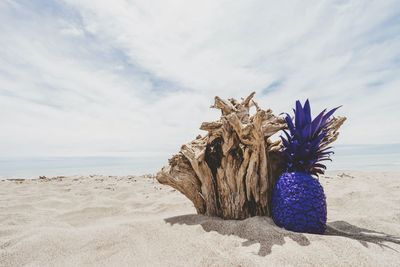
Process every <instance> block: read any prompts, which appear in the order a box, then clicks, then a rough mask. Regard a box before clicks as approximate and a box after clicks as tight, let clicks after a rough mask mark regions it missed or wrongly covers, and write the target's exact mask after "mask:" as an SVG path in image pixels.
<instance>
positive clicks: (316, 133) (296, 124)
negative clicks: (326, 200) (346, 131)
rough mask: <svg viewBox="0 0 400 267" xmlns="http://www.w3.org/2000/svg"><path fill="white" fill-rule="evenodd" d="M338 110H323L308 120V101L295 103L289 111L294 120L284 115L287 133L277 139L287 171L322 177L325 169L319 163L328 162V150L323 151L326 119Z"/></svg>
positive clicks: (330, 152)
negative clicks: (281, 147)
mask: <svg viewBox="0 0 400 267" xmlns="http://www.w3.org/2000/svg"><path fill="white" fill-rule="evenodd" d="M338 108H340V107H337V108H334V109H332V110H330V111H328V112H327V111H326V109H324V110H323V111H322V112H321V113H319V114H318V116H317V117H315V118H314V120H312V117H311V106H310V101H309V100H308V99H307V100H306V102H305V103H304V106H302V104H301V102H300V101H298V100H297V101H296V108H295V109H293V112H294V119H292V118H291V116H290V115H289V114H287V113H286V117H285V121H286V123H287V125H288V130H284V131H283V132H284V136H281V140H282V144H283V153H284V156H285V160H286V166H287V171H302V172H309V173H311V174H314V175H318V174H323V173H324V171H325V169H326V166H325V165H324V164H321V163H320V162H322V161H326V160H330V155H331V154H333V151H331V150H330V149H331V148H332V147H325V145H326V140H325V139H324V138H325V137H326V134H327V132H328V129H329V123H330V121H331V120H330V118H331V116H332V115H333V113H334V112H335V111H336V110H337V109H338Z"/></svg>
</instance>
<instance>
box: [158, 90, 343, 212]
mask: <svg viewBox="0 0 400 267" xmlns="http://www.w3.org/2000/svg"><path fill="white" fill-rule="evenodd" d="M254 94H255V93H254V92H253V93H251V94H250V95H249V96H248V97H246V98H245V99H243V100H242V101H237V100H235V99H228V100H223V99H221V98H219V97H218V96H216V97H215V102H214V105H213V106H211V107H212V108H217V109H220V110H221V113H222V115H221V118H220V119H219V120H217V121H213V122H204V123H202V125H201V127H200V129H201V130H204V131H207V132H208V133H207V134H206V135H205V136H203V137H202V136H198V137H197V138H196V139H195V140H193V141H192V142H190V143H188V144H185V145H183V146H182V147H181V150H180V152H179V153H178V154H176V155H173V156H172V158H171V159H170V160H169V165H168V166H165V167H163V168H162V169H161V171H160V172H158V173H157V175H156V179H157V180H158V181H159V182H160V183H162V184H166V185H170V186H172V187H173V188H175V189H177V190H178V191H180V192H181V193H182V194H184V195H185V196H186V197H187V198H189V199H190V200H191V201H192V202H193V204H194V206H195V208H196V210H197V212H198V213H199V214H205V215H208V216H218V217H221V218H224V219H245V218H248V217H251V216H256V215H258V216H271V194H272V189H273V186H274V184H275V181H276V179H277V178H278V177H279V176H280V174H281V173H282V171H283V164H282V163H283V157H282V154H281V152H280V150H281V141H280V140H278V141H275V142H272V141H271V140H270V137H271V136H272V135H274V134H275V133H277V132H278V131H280V130H282V129H285V128H286V123H285V121H284V119H283V118H280V117H278V116H275V115H274V114H273V113H272V110H270V109H267V110H263V109H261V108H260V107H259V106H258V105H257V103H256V102H255V101H254V100H253V96H254ZM252 106H255V108H256V113H255V114H254V115H252V116H250V113H249V110H250V107H252ZM344 120H345V118H334V119H332V121H331V123H330V129H329V133H328V135H327V137H326V138H328V139H329V141H330V142H332V141H334V140H336V138H337V135H338V132H337V129H338V128H339V127H340V126H341V125H342V123H343V122H344Z"/></svg>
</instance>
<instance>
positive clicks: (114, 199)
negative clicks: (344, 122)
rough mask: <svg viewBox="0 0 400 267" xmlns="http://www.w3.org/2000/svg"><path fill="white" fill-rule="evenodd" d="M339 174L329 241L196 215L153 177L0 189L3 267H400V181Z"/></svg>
mask: <svg viewBox="0 0 400 267" xmlns="http://www.w3.org/2000/svg"><path fill="white" fill-rule="evenodd" d="M338 174H341V172H340V173H339V172H336V173H329V174H328V175H327V177H325V178H321V182H322V184H323V185H324V187H325V191H326V194H327V198H328V221H329V225H330V227H333V228H336V229H341V231H339V232H338V231H336V230H334V229H333V228H330V229H329V231H328V234H327V235H311V234H298V233H292V232H288V231H285V230H282V229H280V228H278V227H276V226H274V224H273V223H272V222H271V220H270V219H268V218H261V217H255V218H250V219H247V220H244V221H223V220H220V219H215V218H207V217H204V216H200V215H195V214H194V213H195V210H194V208H193V206H192V205H191V203H190V202H189V201H188V200H187V199H186V198H185V197H184V196H182V195H181V194H180V193H179V192H176V191H175V190H173V189H172V188H169V187H166V186H162V185H159V184H158V183H157V182H156V181H155V180H154V179H153V178H151V177H150V178H149V177H104V176H91V177H66V178H58V179H40V180H39V179H38V180H30V181H29V180H25V181H21V182H19V181H0V266H266V265H269V266H400V239H396V238H395V236H400V179H399V177H400V175H399V173H360V172H345V175H340V176H338ZM346 233H347V234H346Z"/></svg>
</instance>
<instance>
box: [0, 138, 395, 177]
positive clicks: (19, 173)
mask: <svg viewBox="0 0 400 267" xmlns="http://www.w3.org/2000/svg"><path fill="white" fill-rule="evenodd" d="M334 150H335V154H334V155H332V160H333V161H332V162H327V163H326V165H327V167H328V170H365V171H400V144H391V145H338V146H335V147H334ZM169 157H170V155H157V156H156V157H32V158H0V178H3V179H4V178H37V177H39V176H47V177H53V176H66V175H90V174H100V175H140V174H148V173H155V172H157V171H158V170H160V169H161V167H162V166H163V165H166V164H167V162H168V161H167V159H168V158H169Z"/></svg>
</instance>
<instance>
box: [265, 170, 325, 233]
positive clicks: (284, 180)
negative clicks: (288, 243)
mask: <svg viewBox="0 0 400 267" xmlns="http://www.w3.org/2000/svg"><path fill="white" fill-rule="evenodd" d="M326 215H327V209H326V197H325V193H324V189H323V188H322V186H321V184H320V183H319V181H318V180H317V179H315V178H314V177H313V176H311V174H308V173H304V172H285V173H283V174H282V175H281V176H280V177H279V180H278V182H277V183H276V185H275V188H274V191H273V194H272V218H273V220H274V222H275V224H276V225H278V226H279V227H283V228H285V229H287V230H291V231H294V232H302V233H313V234H323V233H324V232H325V229H326Z"/></svg>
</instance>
